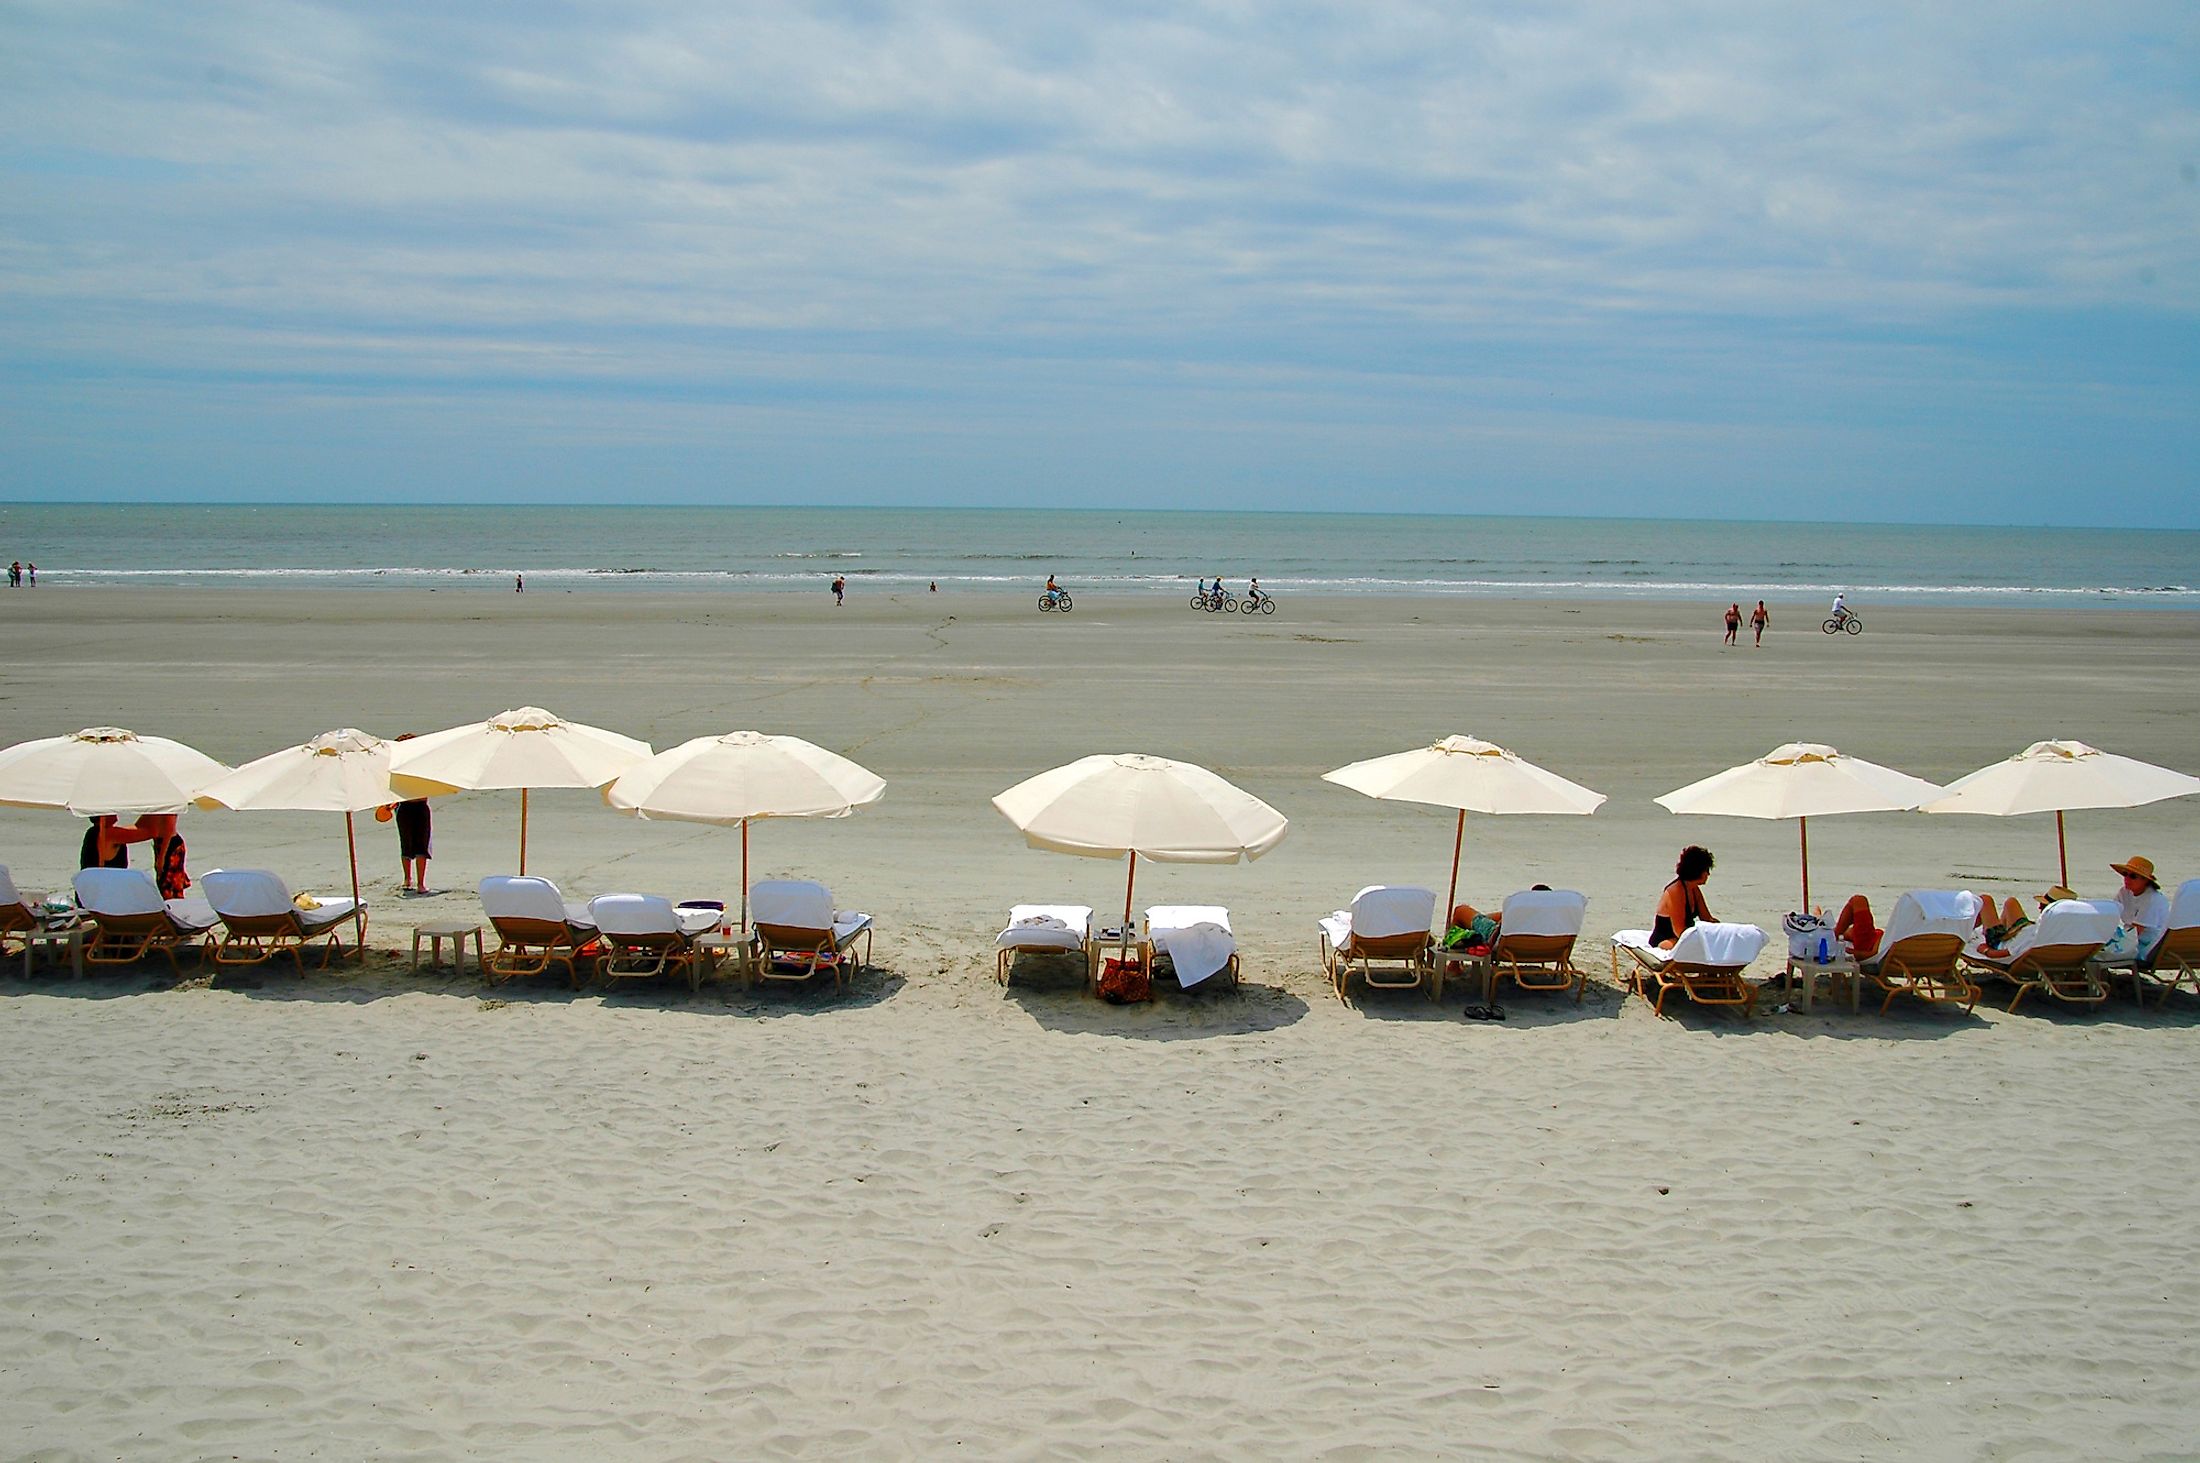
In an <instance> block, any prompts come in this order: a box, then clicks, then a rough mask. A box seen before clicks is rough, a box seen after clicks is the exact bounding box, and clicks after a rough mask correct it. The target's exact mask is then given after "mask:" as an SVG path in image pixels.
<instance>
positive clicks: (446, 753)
mask: <svg viewBox="0 0 2200 1463" xmlns="http://www.w3.org/2000/svg"><path fill="white" fill-rule="evenodd" d="M649 754H650V748H649V743H647V742H638V741H636V740H635V739H634V738H632V737H626V736H621V735H619V734H618V733H617V732H613V731H605V730H603V729H602V728H601V727H594V726H586V725H583V724H582V723H580V722H577V721H567V720H565V719H564V718H563V717H560V716H556V715H553V714H552V713H550V712H548V711H544V710H543V709H542V708H541V707H539V706H522V707H520V708H519V709H517V710H515V711H507V712H505V713H504V714H503V715H502V716H492V717H490V718H489V719H488V720H487V721H477V722H471V723H469V724H467V725H465V726H454V727H449V728H447V729H445V730H443V731H439V732H430V733H428V734H427V735H426V736H421V737H414V738H412V739H411V740H409V741H406V742H404V743H402V744H400V745H398V746H396V747H394V748H393V749H392V751H391V757H390V786H391V788H392V790H393V793H394V794H395V795H396V796H398V797H403V798H418V797H429V796H433V795H435V794H438V793H451V792H474V791H481V790H485V789H490V788H507V789H508V788H518V789H519V795H520V801H519V868H520V872H521V873H523V874H524V873H525V872H527V794H528V792H529V791H530V790H531V789H533V788H538V787H604V786H606V785H608V784H610V783H612V782H614V781H616V780H617V779H618V777H619V775H620V774H621V773H623V772H625V771H626V770H627V769H628V768H630V767H632V766H634V765H635V764H636V763H638V762H642V761H644V760H646V759H647V758H648V757H649Z"/></svg>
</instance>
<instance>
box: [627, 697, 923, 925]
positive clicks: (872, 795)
mask: <svg viewBox="0 0 2200 1463" xmlns="http://www.w3.org/2000/svg"><path fill="white" fill-rule="evenodd" d="M885 791H886V782H885V779H883V778H881V777H880V776H878V774H876V773H874V772H872V771H871V770H870V769H869V768H866V767H859V766H857V765H856V764H855V763H853V762H851V761H849V760H848V759H847V758H846V757H843V756H840V755H839V754H838V753H835V752H828V751H826V750H825V749H824V748H823V747H820V746H817V745H815V744H814V743H811V742H806V741H804V740H802V738H800V737H788V736H769V735H766V734H765V733H763V732H756V731H735V732H727V733H725V734H724V735H723V736H715V737H696V738H695V739H693V740H692V741H686V742H682V743H681V744H680V745H679V746H677V747H674V748H672V749H671V750H670V751H665V752H659V753H658V754H657V755H656V756H654V757H651V758H650V759H649V760H648V761H646V762H642V763H638V764H636V765H635V766H633V767H631V768H629V769H628V770H627V771H625V772H623V773H621V774H620V775H619V778H618V780H617V781H616V782H613V783H612V784H611V785H610V786H609V787H607V788H605V789H604V800H605V801H606V802H608V803H610V804H611V806H612V807H614V808H617V809H618V810H619V811H621V812H624V813H632V814H633V815H634V816H636V817H638V818H663V819H670V820H673V821H676V822H683V823H719V824H732V823H738V824H740V825H741V922H742V924H744V925H746V924H747V923H748V911H749V904H748V901H749V821H750V820H751V819H754V818H845V817H847V816H848V815H849V814H850V813H852V812H854V811H855V810H856V809H857V808H859V807H861V806H863V805H864V804H865V803H875V802H877V801H878V800H879V798H880V796H881V795H883V794H884V793H885Z"/></svg>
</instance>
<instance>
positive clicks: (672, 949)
mask: <svg viewBox="0 0 2200 1463" xmlns="http://www.w3.org/2000/svg"><path fill="white" fill-rule="evenodd" d="M596 938H597V939H598V940H600V941H602V942H603V953H602V954H601V955H599V956H597V957H596V974H598V975H600V976H602V977H603V978H604V979H605V980H648V979H650V978H652V977H654V976H660V975H677V974H680V973H682V972H685V973H686V975H687V978H688V990H689V991H690V992H695V991H700V990H701V989H702V988H703V952H702V951H700V950H698V949H696V948H695V936H693V935H689V934H685V933H683V932H681V931H679V930H652V931H650V932H649V933H648V934H640V935H613V934H606V933H605V932H603V931H602V930H598V931H597V932H596Z"/></svg>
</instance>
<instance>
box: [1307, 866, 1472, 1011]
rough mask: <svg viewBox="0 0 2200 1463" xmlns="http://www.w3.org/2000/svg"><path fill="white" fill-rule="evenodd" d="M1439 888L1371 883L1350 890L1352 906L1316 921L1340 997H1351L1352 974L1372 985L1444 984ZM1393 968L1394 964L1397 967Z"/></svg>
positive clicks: (1429, 987)
mask: <svg viewBox="0 0 2200 1463" xmlns="http://www.w3.org/2000/svg"><path fill="white" fill-rule="evenodd" d="M1435 919H1436V891H1435V890H1433V889H1423V888H1420V887H1418V886H1415V885H1408V884H1370V885H1368V886H1367V887H1366V888H1364V889H1362V890H1361V891H1360V892H1359V893H1357V894H1355V895H1353V896H1352V907H1351V908H1350V909H1340V910H1337V911H1336V912H1335V913H1333V914H1331V915H1329V916H1328V917H1326V918H1324V919H1320V920H1317V921H1316V922H1315V928H1316V931H1317V938H1318V939H1319V941H1320V945H1321V960H1322V970H1323V972H1324V973H1325V974H1327V975H1328V977H1329V985H1330V989H1331V990H1333V991H1335V992H1336V993H1337V999H1338V1000H1340V1001H1348V1000H1350V999H1351V996H1350V991H1351V986H1352V977H1353V976H1354V975H1358V976H1359V978H1360V983H1361V984H1362V985H1363V986H1365V987H1366V988H1367V989H1369V990H1375V991H1382V990H1396V991H1409V990H1413V989H1415V988H1417V987H1418V988H1420V989H1423V990H1426V991H1427V992H1428V993H1429V995H1430V997H1431V998H1434V997H1435V996H1437V995H1438V994H1439V993H1440V992H1441V991H1442V989H1443V975H1442V972H1441V971H1440V970H1438V968H1437V966H1436V962H1435V960H1434V959H1433V955H1434V951H1435V945H1436V937H1435V936H1434V935H1433V934H1432V933H1431V932H1430V926H1431V925H1432V924H1433V923H1434V922H1435ZM1393 968H1394V970H1393Z"/></svg>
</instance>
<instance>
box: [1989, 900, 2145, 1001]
mask: <svg viewBox="0 0 2200 1463" xmlns="http://www.w3.org/2000/svg"><path fill="white" fill-rule="evenodd" d="M2116 924H2117V910H2116V906H2115V905H2114V904H2113V903H2110V902H2108V901H2106V900H2103V901H2098V902H2096V901H2094V900H2089V899H2058V900H2056V901H2055V902H2054V903H2053V904H2050V905H2048V906H2047V908H2046V909H2044V910H2042V911H2041V912H2040V917H2039V918H2038V919H2037V920H2035V921H2033V922H2032V923H2031V924H2028V925H2026V926H2025V927H2024V928H2023V929H2021V930H2019V931H2017V933H2016V936H2015V938H2013V939H2011V940H2010V942H2009V948H2008V949H2006V950H2004V951H2001V952H1999V953H1990V952H1988V951H1987V950H1985V949H1984V948H1983V947H1980V946H1976V945H1974V946H1972V947H1970V948H1968V949H1966V950H1965V951H1964V952H1963V965H1964V969H1965V972H1966V973H1967V974H1978V975H1985V976H1992V977H1995V978H1997V979H2000V980H2006V981H2008V982H2010V983H2011V984H2012V985H2014V986H2015V987H2016V988H2017V993H2016V994H2015V995H2014V996H2012V997H2010V999H2009V1009H2010V1010H2012V1011H2014V1010H2016V1009H2017V1007H2018V1006H2020V1005H2022V1004H2023V1003H2024V998H2025V997H2026V996H2027V995H2029V994H2031V993H2032V992H2033V991H2043V992H2045V993H2046V994H2047V995H2050V996H2052V997H2054V998H2055V999H2056V1000H2058V1001H2061V1002H2064V1003H2065V1004H2067V1005H2077V1006H2097V1005H2099V1004H2100V1003H2101V1002H2103V1001H2105V1000H2107V999H2108V982H2107V981H2106V980H2105V979H2103V978H2102V976H2101V974H2100V972H2099V971H2098V970H2096V969H2095V968H2094V967H2093V965H2092V960H2093V957H2094V956H2096V955H2098V954H2100V953H2101V947H2102V946H2103V945H2105V944H2107V943H2108V941H2109V938H2110V936H2112V935H2114V934H2115V933H2116Z"/></svg>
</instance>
